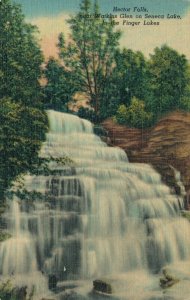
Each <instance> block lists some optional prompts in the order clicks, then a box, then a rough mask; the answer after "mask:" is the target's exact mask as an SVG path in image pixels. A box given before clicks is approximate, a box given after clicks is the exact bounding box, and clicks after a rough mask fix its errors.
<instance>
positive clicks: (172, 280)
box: [160, 268, 180, 289]
mask: <svg viewBox="0 0 190 300" xmlns="http://www.w3.org/2000/svg"><path fill="white" fill-rule="evenodd" d="M162 272H163V275H164V277H161V278H160V286H161V287H162V288H164V289H165V288H169V287H171V286H173V285H174V284H176V283H178V282H179V281H180V280H179V279H178V278H177V277H176V276H175V275H174V274H172V272H171V271H170V270H168V269H167V268H164V269H163V270H162Z"/></svg>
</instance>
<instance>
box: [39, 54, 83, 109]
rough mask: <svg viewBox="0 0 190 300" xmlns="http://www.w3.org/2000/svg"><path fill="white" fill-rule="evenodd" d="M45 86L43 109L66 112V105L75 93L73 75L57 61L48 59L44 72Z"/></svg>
mask: <svg viewBox="0 0 190 300" xmlns="http://www.w3.org/2000/svg"><path fill="white" fill-rule="evenodd" d="M44 75H45V78H46V79H47V84H46V85H45V87H44V91H43V92H44V97H45V99H44V104H45V108H48V109H54V110H59V111H67V110H68V103H69V101H70V100H71V98H72V96H73V95H74V93H75V92H76V91H77V90H76V86H75V84H74V77H75V76H74V74H72V73H71V72H70V71H68V70H66V69H65V68H64V66H62V65H60V63H59V61H58V60H56V59H54V58H50V59H49V60H48V62H47V65H46V67H45V70H44Z"/></svg>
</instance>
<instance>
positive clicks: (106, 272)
mask: <svg viewBox="0 0 190 300" xmlns="http://www.w3.org/2000/svg"><path fill="white" fill-rule="evenodd" d="M47 113H48V117H49V123H50V130H49V133H48V134H47V138H46V142H45V143H44V144H43V147H42V149H41V153H40V155H41V156H42V157H54V158H62V157H64V156H65V155H66V156H68V157H69V158H70V159H72V161H73V165H72V166H63V165H61V164H60V163H56V162H51V163H50V168H51V169H52V170H53V172H54V174H53V175H47V176H44V175H38V176H30V175H27V176H25V187H26V189H27V190H28V191H37V192H40V193H42V194H43V195H44V197H45V200H44V199H37V200H34V201H31V202H30V203H29V202H27V203H25V202H24V200H23V201H20V200H18V199H15V200H14V201H13V202H12V203H11V205H10V209H9V210H8V211H7V212H6V213H5V214H4V217H3V218H4V220H5V222H6V224H7V229H8V230H9V231H10V232H11V234H12V238H10V239H9V240H7V241H5V242H3V243H1V245H0V260H1V266H0V273H1V275H3V276H5V277H6V276H8V275H10V276H11V275H13V276H14V277H17V278H19V279H20V280H21V281H22V282H25V279H26V277H28V278H29V277H30V276H31V277H30V281H31V282H32V283H33V284H36V282H37V281H38V282H40V286H42V284H41V282H42V277H43V276H42V274H41V272H43V273H44V274H46V275H48V274H56V276H57V278H58V280H59V281H62V280H81V279H83V280H88V279H90V280H92V279H95V278H98V277H102V276H112V275H113V276H118V277H119V274H125V273H126V274H130V272H141V271H142V270H146V271H147V272H148V273H152V274H154V273H157V272H159V271H160V269H161V268H162V266H164V265H166V264H172V263H175V262H179V261H186V260H188V259H189V258H190V226H189V224H188V222H187V221H186V220H185V219H184V218H181V217H180V210H179V199H177V197H176V196H175V195H172V194H171V193H170V190H169V188H168V187H167V186H165V185H164V184H163V183H162V182H161V178H160V175H159V174H158V173H157V172H156V171H155V170H154V169H153V168H152V167H151V166H150V165H147V164H138V163H129V161H128V158H127V155H126V154H125V152H124V151H123V150H122V149H120V148H113V147H108V146H107V145H106V144H105V143H104V142H103V141H101V139H100V138H99V137H98V136H96V135H95V134H94V133H93V126H92V124H91V123H90V122H89V121H86V120H83V119H80V118H78V117H77V116H73V115H69V114H65V113H59V112H55V111H48V112H47ZM180 205H181V206H183V202H182V200H181V204H180ZM117 274H118V275H117ZM31 278H32V279H31ZM43 282H44V283H43V289H47V281H45V279H44V281H43ZM131 299H132V297H131ZM139 299H140V298H139Z"/></svg>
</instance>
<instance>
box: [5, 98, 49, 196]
mask: <svg viewBox="0 0 190 300" xmlns="http://www.w3.org/2000/svg"><path fill="white" fill-rule="evenodd" d="M0 118H1V122H0V196H1V197H3V195H4V192H5V190H6V189H7V188H9V187H10V185H11V183H12V181H13V180H15V179H16V177H17V176H18V175H19V174H20V173H24V172H26V171H31V170H32V168H33V165H35V164H38V161H39V160H38V151H39V150H40V147H41V141H42V140H44V139H45V132H46V131H47V128H48V127H47V124H48V122H47V117H46V115H45V114H44V112H43V111H40V110H39V109H37V108H32V107H27V106H25V105H22V104H20V103H16V102H13V101H11V100H10V99H7V98H3V99H1V101H0Z"/></svg>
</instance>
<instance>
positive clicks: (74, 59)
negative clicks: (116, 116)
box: [58, 0, 121, 115]
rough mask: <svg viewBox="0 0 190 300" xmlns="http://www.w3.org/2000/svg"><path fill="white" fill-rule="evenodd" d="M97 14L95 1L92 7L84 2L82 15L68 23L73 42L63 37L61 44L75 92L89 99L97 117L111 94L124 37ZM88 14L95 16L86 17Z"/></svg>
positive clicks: (87, 2) (86, 1)
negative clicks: (117, 53)
mask: <svg viewBox="0 0 190 300" xmlns="http://www.w3.org/2000/svg"><path fill="white" fill-rule="evenodd" d="M98 13H99V8H98V5H97V2H96V1H95V3H94V6H93V5H92V4H91V1H90V0H82V2H81V5H80V10H79V12H78V13H77V14H76V16H74V17H72V18H70V20H69V21H68V22H69V24H70V29H71V40H70V41H69V42H68V43H66V42H65V39H64V36H63V34H60V35H59V43H58V49H59V56H60V59H61V60H62V63H63V64H64V65H65V67H66V68H67V69H69V70H70V72H71V75H72V78H73V84H74V85H75V86H76V90H78V91H82V92H85V93H86V94H87V95H88V96H89V99H90V100H89V102H90V105H91V107H92V108H93V109H94V110H95V113H96V115H99V114H100V112H101V110H102V107H101V106H104V102H106V106H107V103H108V102H107V100H108V99H109V97H110V95H111V86H110V76H111V73H112V69H113V64H114V57H115V53H116V49H117V47H118V45H119V38H120V35H121V34H120V32H119V31H116V30H114V26H113V25H112V23H111V21H105V19H104V20H103V19H102V18H97V17H95V16H94V15H96V14H98ZM88 14H90V15H92V17H91V18H86V15H88ZM107 108H108V107H107Z"/></svg>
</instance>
